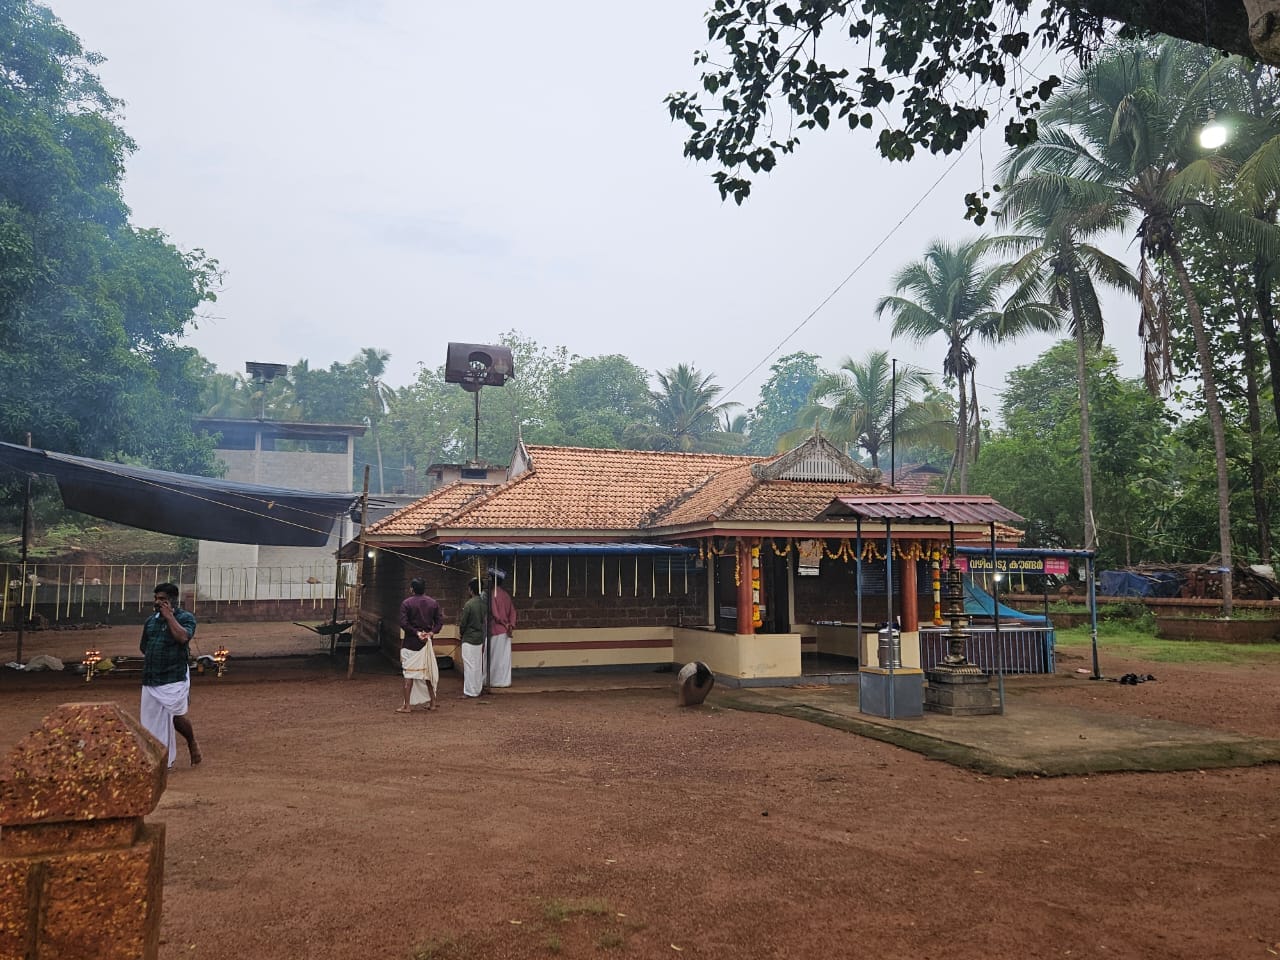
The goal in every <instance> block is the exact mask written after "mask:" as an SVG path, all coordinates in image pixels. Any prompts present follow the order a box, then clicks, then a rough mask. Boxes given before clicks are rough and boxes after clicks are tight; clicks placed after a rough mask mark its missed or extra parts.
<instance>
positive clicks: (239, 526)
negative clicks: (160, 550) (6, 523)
mask: <svg viewBox="0 0 1280 960" xmlns="http://www.w3.org/2000/svg"><path fill="white" fill-rule="evenodd" d="M0 467H8V468H10V469H13V470H17V471H19V472H22V473H35V474H43V475H45V476H51V477H53V478H54V479H55V480H56V481H57V482H58V490H59V492H60V493H61V494H62V502H63V504H65V505H66V506H67V508H68V509H71V510H79V511H80V512H81V513H87V514H89V515H90V516H94V517H101V518H102V519H103V520H113V521H115V522H116V523H123V524H126V525H127V526H130V527H138V528H140V529H142V530H154V531H156V532H157V533H169V534H173V535H174V536H179V537H191V538H192V539H194V540H219V541H223V542H225V543H258V544H265V545H271V546H281V547H322V546H324V545H325V544H326V543H328V541H329V535H330V533H331V532H332V531H333V523H334V520H336V519H337V517H338V516H339V515H340V514H343V513H345V512H347V511H348V510H349V509H350V508H351V505H352V504H353V503H354V502H355V501H356V500H357V499H358V498H357V497H356V495H355V494H351V493H312V492H309V491H306V490H291V489H287V488H284V487H266V486H260V485H258V484H255V483H238V482H236V481H234V480H216V479H213V478H210V477H195V476H190V475H188V474H185V473H170V472H169V471H167V470H149V469H147V468H145V467H133V466H128V465H126V464H123V463H109V462H107V461H105V460H90V459H89V458H87V457H73V456H70V455H69V454H65V453H54V452H53V451H51V450H39V449H35V448H32V447H20V446H17V445H16V444H12V443H0Z"/></svg>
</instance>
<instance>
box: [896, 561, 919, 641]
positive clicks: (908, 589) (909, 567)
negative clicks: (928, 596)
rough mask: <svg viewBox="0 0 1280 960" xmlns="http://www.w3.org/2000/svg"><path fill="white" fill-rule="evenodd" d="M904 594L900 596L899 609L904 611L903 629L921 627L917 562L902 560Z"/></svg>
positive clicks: (909, 629)
mask: <svg viewBox="0 0 1280 960" xmlns="http://www.w3.org/2000/svg"><path fill="white" fill-rule="evenodd" d="M900 562H901V563H902V573H901V574H900V576H901V578H902V579H901V583H902V595H901V596H900V597H899V598H898V609H899V610H901V611H902V629H903V630H904V631H908V632H909V631H913V630H919V629H920V598H919V596H917V593H918V590H917V588H916V562H915V561H914V560H906V559H904V560H902V561H900Z"/></svg>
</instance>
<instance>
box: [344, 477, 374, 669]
mask: <svg viewBox="0 0 1280 960" xmlns="http://www.w3.org/2000/svg"><path fill="white" fill-rule="evenodd" d="M368 529H369V464H367V463H366V464H365V465H364V491H363V492H362V493H361V494H360V540H359V543H360V554H359V558H358V562H357V563H356V615H355V624H354V625H353V626H352V629H351V649H350V650H349V651H348V652H347V679H348V680H350V679H351V678H352V677H354V676H355V675H356V639H357V638H358V637H359V636H360V611H361V609H362V608H363V607H364V561H365V555H364V532H365V531H366V530H368ZM379 640H381V637H379Z"/></svg>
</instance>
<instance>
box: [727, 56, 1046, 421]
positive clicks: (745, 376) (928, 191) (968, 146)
mask: <svg viewBox="0 0 1280 960" xmlns="http://www.w3.org/2000/svg"><path fill="white" fill-rule="evenodd" d="M1050 53H1051V51H1050V52H1046V53H1045V54H1044V55H1043V56H1042V57H1041V58H1040V60H1039V62H1037V63H1036V65H1035V67H1033V68H1031V69H1029V70H1027V72H1028V73H1030V74H1032V76H1034V75H1035V73H1034V71H1035V70H1038V69H1039V68H1040V67H1041V66H1042V65H1043V64H1044V63H1045V61H1046V60H1048V59H1049V56H1050ZM1022 59H1025V57H1024V58H1022ZM1022 59H1019V60H1017V61H1016V62H1015V67H1018V68H1021V65H1022ZM1000 89H1001V90H1003V88H1000ZM989 100H990V92H988V97H987V98H986V99H984V101H983V104H982V106H983V107H985V106H986V105H987V103H988V102H989ZM1003 113H1004V105H1003V104H1002V105H1001V106H1000V108H999V109H998V110H997V111H996V115H995V118H994V119H993V121H992V125H994V123H995V121H998V120H999V119H1000V117H1001V116H1002V115H1003ZM988 129H990V125H988V126H984V127H983V128H982V129H981V130H980V131H979V132H978V135H977V136H976V137H974V138H973V139H971V140H970V141H969V142H968V143H967V144H965V146H964V148H963V149H962V150H961V151H960V155H959V156H957V157H956V158H955V160H953V161H952V162H951V164H950V165H949V166H948V167H947V168H946V169H945V170H943V171H942V173H941V174H939V175H938V178H937V179H936V180H934V181H933V183H932V184H930V185H929V187H928V188H927V189H926V190H925V191H924V193H922V194H921V195H920V196H919V197H918V198H917V199H916V201H915V203H913V204H912V205H911V206H910V207H909V208H908V209H907V211H906V213H904V214H903V215H902V216H901V217H900V218H899V219H898V221H897V222H896V223H895V224H894V225H893V226H892V227H890V228H889V230H888V232H887V233H885V235H884V236H883V237H881V238H880V240H879V241H878V242H877V243H876V244H875V246H873V247H872V248H871V250H870V251H868V252H867V254H866V255H865V256H863V258H862V259H861V260H859V261H858V263H857V264H856V265H855V266H854V267H853V269H852V270H850V271H849V272H848V274H846V275H845V277H844V279H843V280H841V281H840V282H839V283H838V284H836V286H835V287H834V288H833V289H832V290H831V292H830V293H828V294H827V295H826V296H825V297H823V298H822V300H820V301H819V302H818V304H817V306H815V307H814V308H813V309H812V310H810V311H809V313H808V314H806V315H805V317H804V318H803V319H802V320H801V321H800V322H799V323H797V324H796V325H795V326H794V327H792V328H791V330H790V331H789V332H788V333H787V335H786V336H785V337H783V338H782V339H781V340H779V341H778V342H777V344H775V345H774V346H773V347H772V348H771V349H770V350H769V351H768V352H767V353H765V355H764V356H763V357H761V358H760V360H759V362H757V363H756V364H755V365H754V366H753V367H752V368H751V369H750V370H748V371H747V372H746V373H744V374H743V375H742V376H741V377H739V378H738V380H737V381H736V382H735V383H734V384H733V385H732V386H731V387H729V388H728V389H727V390H724V391H722V393H721V394H720V397H721V398H728V397H731V396H733V394H734V392H735V391H736V390H737V389H738V388H739V387H741V386H742V385H743V384H744V383H745V382H746V381H747V380H748V379H749V378H750V377H751V376H752V374H754V373H755V372H756V371H757V370H759V369H760V368H761V367H763V366H764V365H765V364H766V363H767V362H768V361H769V360H770V359H771V358H772V357H773V356H774V355H775V354H777V353H778V351H779V350H781V349H782V348H783V347H784V346H785V345H786V344H787V343H788V342H790V341H791V339H792V338H793V337H795V335H796V334H797V333H799V332H800V331H801V330H802V329H804V327H805V326H806V325H808V323H809V321H810V320H812V319H813V318H814V317H815V316H817V315H818V313H819V312H820V311H821V310H822V309H823V308H824V307H825V306H826V305H827V304H828V303H830V302H831V301H832V300H833V299H834V298H835V296H836V294H838V293H839V292H840V291H841V290H843V289H844V287H845V286H846V285H847V284H848V283H849V281H850V280H852V279H853V278H854V277H855V276H857V275H858V273H859V272H861V270H862V268H863V267H865V266H866V265H867V264H868V263H869V262H870V261H871V259H872V258H873V257H874V256H875V255H876V254H877V253H879V252H880V250H881V248H882V247H884V245H885V244H886V243H888V242H889V240H890V239H892V238H893V236H894V234H896V233H897V232H898V230H899V229H900V228H901V227H902V225H903V224H904V223H906V222H907V220H908V219H910V217H911V215H912V214H913V213H915V212H916V210H918V209H919V208H920V206H921V204H923V203H924V202H925V200H927V199H929V197H930V196H931V195H932V194H933V192H934V190H936V189H937V188H938V187H939V186H940V185H941V183H942V181H943V180H945V179H946V178H947V177H948V176H949V175H950V173H951V171H952V170H954V169H955V168H956V167H957V166H958V165H959V164H960V161H962V160H963V159H964V158H965V157H966V156H967V155H968V154H969V151H970V150H972V149H973V147H974V146H975V145H976V144H980V143H981V141H982V135H983V134H984V133H986V132H987V130H988ZM984 386H986V385H985V384H984Z"/></svg>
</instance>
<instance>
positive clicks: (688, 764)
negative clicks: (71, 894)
mask: <svg viewBox="0 0 1280 960" xmlns="http://www.w3.org/2000/svg"><path fill="white" fill-rule="evenodd" d="M219 629H221V630H222V631H223V632H222V634H221V636H222V638H223V642H225V643H226V645H227V646H228V647H230V648H232V650H233V659H232V661H231V664H230V668H229V670H228V673H227V675H226V676H225V677H223V678H222V679H216V678H214V677H213V676H211V675H206V676H199V677H196V678H195V679H194V681H193V695H192V701H193V702H192V714H191V715H192V718H193V721H194V723H195V727H196V731H197V733H198V735H199V738H200V741H201V745H202V747H203V750H204V756H205V761H204V763H202V764H201V765H200V766H199V767H195V768H192V767H190V766H189V764H188V761H187V758H186V753H185V750H183V752H182V754H181V756H180V758H179V762H178V766H177V768H176V769H175V770H174V771H172V773H171V775H170V778H169V782H168V787H167V789H166V790H165V792H164V795H163V797H162V799H161V802H160V805H159V807H158V809H157V810H156V811H155V812H154V813H153V814H152V815H151V817H150V818H149V819H150V820H151V821H153V822H155V821H159V822H163V823H164V824H165V825H166V830H167V841H166V856H165V885H164V905H163V928H162V944H161V948H160V955H161V957H163V958H177V957H192V958H198V957H227V958H233V957H235V958H244V957H253V958H257V957H263V958H267V957H283V956H296V957H307V958H309V960H330V958H349V957H380V958H381V957H389V958H503V957H511V958H532V957H557V956H563V957H599V956H635V957H657V956H690V957H694V956H696V957H732V956H741V957H769V958H773V957H777V958H782V957H797V958H798V957H876V958H883V960H889V958H923V957H944V956H945V957H948V958H974V960H977V958H983V960H1001V958H1027V957H1117V958H1120V957H1126V958H1127V957H1132V958H1151V960H1156V958H1159V960H1169V958H1187V960H1192V958H1195V960H1201V958H1207V957H1230V958H1249V957H1258V958H1264V960H1265V958H1267V957H1272V956H1276V955H1278V954H1280V899H1278V897H1277V893H1276V891H1277V890H1280V802H1277V797H1280V765H1278V764H1277V763H1275V762H1261V763H1258V762H1257V761H1258V760H1260V759H1261V760H1264V761H1265V760H1266V759H1267V757H1268V756H1271V755H1272V754H1270V753H1269V752H1268V751H1273V750H1274V749H1275V748H1276V743H1275V738H1277V737H1280V698H1277V696H1276V691H1277V688H1278V687H1277V685H1278V684H1280V656H1275V657H1264V658H1261V659H1259V660H1258V661H1257V662H1256V663H1253V664H1252V665H1249V666H1241V665H1216V664H1153V663H1144V662H1138V661H1124V660H1118V659H1116V658H1114V657H1110V656H1107V655H1106V654H1105V651H1104V657H1103V670H1104V673H1105V675H1106V676H1108V677H1112V678H1115V677H1119V676H1121V675H1123V674H1126V673H1134V674H1137V675H1141V676H1144V677H1145V676H1147V675H1148V674H1151V675H1154V676H1155V677H1156V678H1157V679H1156V680H1155V681H1148V682H1145V683H1142V684H1139V685H1136V686H1131V685H1122V684H1119V683H1116V682H1108V681H1090V680H1088V679H1087V670H1088V667H1089V666H1090V659H1089V651H1088V649H1087V648H1083V647H1079V648H1077V647H1060V649H1059V655H1060V661H1059V668H1058V675H1057V676H1055V677H1037V678H1025V679H1022V678H1011V679H1010V680H1009V682H1008V683H1007V685H1006V690H1007V694H1008V710H1007V712H1006V715H1005V716H1004V717H981V718H961V719H953V718H940V717H926V718H924V719H923V720H922V721H910V720H908V721H898V722H894V723H883V722H881V723H874V724H870V725H869V726H864V724H865V723H866V721H864V720H861V719H859V718H858V715H857V711H856V708H855V709H849V708H848V700H847V698H848V696H851V695H852V694H853V691H852V690H848V691H840V690H839V689H837V688H836V687H825V688H824V687H812V688H807V689H806V688H800V689H794V688H793V689H791V690H790V691H779V690H776V689H769V690H766V691H755V692H751V691H746V692H744V691H740V690H720V689H718V690H717V691H715V692H714V693H713V694H712V697H711V700H710V701H709V702H708V703H707V704H705V705H703V706H702V707H699V708H687V709H681V708H678V707H677V706H676V705H675V695H674V687H673V683H674V679H673V676H672V675H671V674H655V673H638V672H637V673H630V674H616V675H590V676H581V675H579V676H575V677H565V676H540V677H536V678H533V677H527V676H526V677H519V676H518V677H517V679H516V685H515V686H514V687H513V688H512V689H511V690H510V691H504V692H499V693H497V694H495V695H493V696H490V697H487V698H485V699H484V700H482V701H479V702H475V701H468V702H464V701H460V700H458V699H457V698H456V697H457V694H458V693H459V692H460V681H459V679H458V677H457V675H456V673H454V672H453V671H446V672H445V673H444V675H443V677H444V680H443V693H444V700H443V704H442V708H441V709H440V710H438V711H436V712H434V713H425V712H422V713H415V714H412V715H409V716H401V715H397V714H395V713H394V707H395V705H396V702H397V696H398V689H397V688H398V679H397V677H396V675H395V674H394V673H392V672H390V671H389V670H388V668H387V667H386V665H385V664H384V663H382V662H381V661H380V660H379V659H378V658H377V657H376V656H368V657H366V656H361V658H360V661H359V663H358V665H357V667H358V669H357V672H356V675H355V677H354V679H351V680H348V679H346V662H345V656H344V657H342V658H340V662H339V663H331V662H329V660H328V658H327V657H315V656H311V657H303V656H299V654H305V653H311V654H314V653H315V652H316V650H317V649H318V643H317V638H316V637H315V636H314V635H310V634H308V633H307V632H306V631H303V630H300V629H299V628H296V627H290V626H289V625H262V624H244V625H239V624H228V625H226V626H225V627H221V628H219V627H217V626H216V625H214V624H209V625H207V629H206V627H202V636H203V637H204V638H205V645H206V646H208V645H209V644H210V643H211V642H213V641H214V640H215V639H216V638H217V637H218V635H219V634H218V631H219ZM136 632H137V631H136V627H131V626H130V627H118V628H114V629H112V630H110V631H90V632H85V633H82V634H77V633H67V634H57V635H54V634H33V635H29V637H28V642H29V643H31V644H32V646H31V647H30V648H29V651H30V652H37V651H39V650H41V649H47V650H49V651H53V650H54V648H55V646H56V645H58V644H65V645H66V647H67V650H66V651H64V652H63V653H64V656H68V657H70V656H71V655H72V654H71V652H70V651H72V650H73V649H74V648H77V647H80V646H83V645H84V644H85V642H86V641H87V640H89V639H91V638H92V639H93V640H94V641H95V646H98V647H100V648H102V649H104V650H109V649H113V647H112V644H116V645H118V646H119V648H120V649H122V650H123V649H127V647H128V644H129V642H130V636H132V638H133V642H136ZM12 639H13V637H12V634H6V635H5V636H4V637H3V638H0V655H3V654H4V651H5V650H6V649H7V648H6V647H5V646H4V644H11V643H12ZM236 651H239V653H240V657H239V658H237V657H236V655H235V654H236ZM267 653H291V654H294V656H293V657H291V658H290V659H287V660H286V659H277V658H273V657H268V656H266V654H267ZM253 654H259V655H260V657H259V658H258V659H250V657H251V655H253ZM10 656H11V654H10ZM5 659H9V657H5ZM1079 671H1085V672H1083V673H1082V672H1079ZM136 682H137V681H136V677H131V676H129V674H128V673H127V672H126V673H120V674H117V675H114V676H112V675H108V676H106V677H103V678H100V679H96V680H95V681H94V682H93V683H91V684H86V683H85V682H84V681H83V680H82V679H79V678H76V677H73V676H71V675H68V674H54V673H43V674H21V673H17V672H16V671H9V670H4V671H0V732H2V733H3V736H0V741H2V742H0V749H3V750H5V751H6V752H7V749H8V747H9V745H11V744H12V743H15V742H16V741H17V740H18V739H19V738H20V737H21V736H22V735H23V734H24V733H26V731H27V730H29V729H31V728H32V727H33V726H35V725H36V724H37V723H38V722H39V721H40V719H41V718H42V717H43V716H44V715H45V714H46V713H48V712H49V711H50V710H52V709H53V708H54V707H55V706H57V705H58V704H61V703H67V702H76V701H84V700H116V701H118V702H120V703H121V704H122V705H124V706H125V707H126V708H127V709H130V710H136V707H137V691H136ZM740 708H745V709H740ZM983 725H986V726H985V727H984V726H983ZM1049 727H1051V728H1052V729H1045V728H1049ZM1185 729H1194V730H1199V731H1201V732H1202V739H1203V741H1204V743H1205V744H1209V745H1212V749H1210V748H1209V747H1206V750H1207V752H1206V753H1205V754H1204V756H1205V758H1206V763H1205V766H1204V767H1203V768H1201V767H1197V766H1195V754H1194V752H1188V751H1189V750H1191V749H1192V747H1194V743H1193V744H1192V747H1188V745H1187V744H1186V743H1183V742H1177V743H1175V742H1174V740H1176V739H1177V737H1175V736H1173V734H1172V733H1170V731H1173V732H1174V733H1176V731H1178V730H1185ZM984 730H987V731H990V732H989V733H984V732H983V731H984ZM1099 730H1111V731H1112V734H1110V736H1114V737H1116V738H1118V739H1117V740H1115V742H1108V743H1107V744H1103V745H1100V746H1099V748H1098V749H1096V750H1094V751H1092V754H1093V755H1094V756H1095V758H1096V757H1102V758H1105V757H1106V756H1121V755H1126V756H1142V755H1145V756H1149V757H1154V758H1158V757H1159V756H1161V755H1162V754H1161V751H1165V755H1167V756H1174V755H1176V756H1177V757H1178V758H1179V759H1178V761H1177V762H1176V763H1173V764H1172V765H1173V766H1175V767H1182V768H1184V769H1175V770H1173V771H1172V772H1112V773H1101V774H1099V773H1083V772H1075V773H1070V774H1069V775H1059V776H1048V775H1045V774H1046V773H1064V772H1065V770H1064V769H1062V768H1061V766H1059V767H1058V768H1055V767H1054V766H1053V763H1052V762H1051V761H1053V760H1054V758H1055V757H1062V756H1066V755H1068V754H1071V753H1072V752H1073V750H1074V755H1081V754H1080V750H1079V745H1080V744H1087V743H1088V741H1089V740H1090V738H1096V737H1097V736H1100V734H1098V733H1097V731H1099ZM1125 730H1130V731H1133V730H1145V731H1147V733H1145V734H1144V736H1147V737H1148V739H1149V740H1150V742H1149V743H1148V744H1147V747H1146V748H1145V754H1144V752H1143V751H1142V750H1137V749H1135V748H1134V747H1133V745H1132V741H1131V740H1130V742H1128V743H1121V741H1122V740H1123V736H1122V734H1123V731H1125ZM1117 731H1119V732H1117ZM1161 737H1163V738H1164V739H1163V740H1160V738H1161ZM1171 737H1172V739H1170V738H1171ZM1152 738H1154V739H1152ZM1191 739H1192V740H1193V741H1194V740H1195V739H1196V738H1195V737H1192V738H1191ZM1028 740H1032V741H1035V742H1036V743H1037V744H1038V746H1036V747H1035V749H1034V750H1032V749H1031V748H1027V751H1028V755H1031V756H1039V758H1040V760H1041V761H1042V767H1043V772H1040V773H1037V772H1034V771H1033V770H1032V768H1031V767H1026V768H1025V769H1023V770H1022V771H1021V772H1017V771H1016V770H1015V769H1014V768H1011V767H1002V766H1001V764H1000V763H992V762H989V758H988V760H985V761H984V758H983V757H982V756H981V753H982V750H981V748H982V747H983V746H984V745H986V746H987V747H989V748H990V749H988V750H987V753H988V754H989V755H990V756H997V757H998V756H1004V755H1007V754H1008V752H1009V750H1010V749H1013V748H1012V747H1010V746H1009V745H1010V744H1018V743H1023V742H1026V741H1028ZM1073 740H1074V741H1076V744H1073V743H1072V741H1073ZM1224 743H1225V744H1228V745H1235V746H1229V747H1228V748H1227V752H1226V754H1225V755H1224V754H1223V753H1222V752H1221V750H1219V749H1217V748H1218V747H1221V745H1222V744H1224ZM930 744H933V746H932V747H930ZM948 744H949V745H950V746H948ZM938 745H941V746H938ZM997 747H999V749H997ZM1237 748H1238V749H1237ZM1037 751H1038V753H1037ZM1233 751H1234V753H1233ZM1232 756H1235V758H1236V760H1235V761H1232V759H1231V757H1232ZM1224 757H1225V759H1224ZM1222 762H1226V763H1230V762H1240V763H1249V764H1252V765H1248V766H1215V765H1214V764H1217V763H1222ZM1090 763H1092V764H1094V765H1099V764H1100V765H1101V766H1103V767H1105V766H1106V763H1105V762H1103V761H1100V760H1097V759H1095V760H1093V761H1089V762H1085V764H1084V766H1085V767H1088V766H1089V765H1090ZM1152 765H1153V766H1155V767H1157V768H1158V767H1159V763H1158V762H1156V763H1153V764H1152ZM1112 766H1113V767H1115V764H1114V763H1113V764H1112ZM1119 769H1123V766H1121V767H1119Z"/></svg>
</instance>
